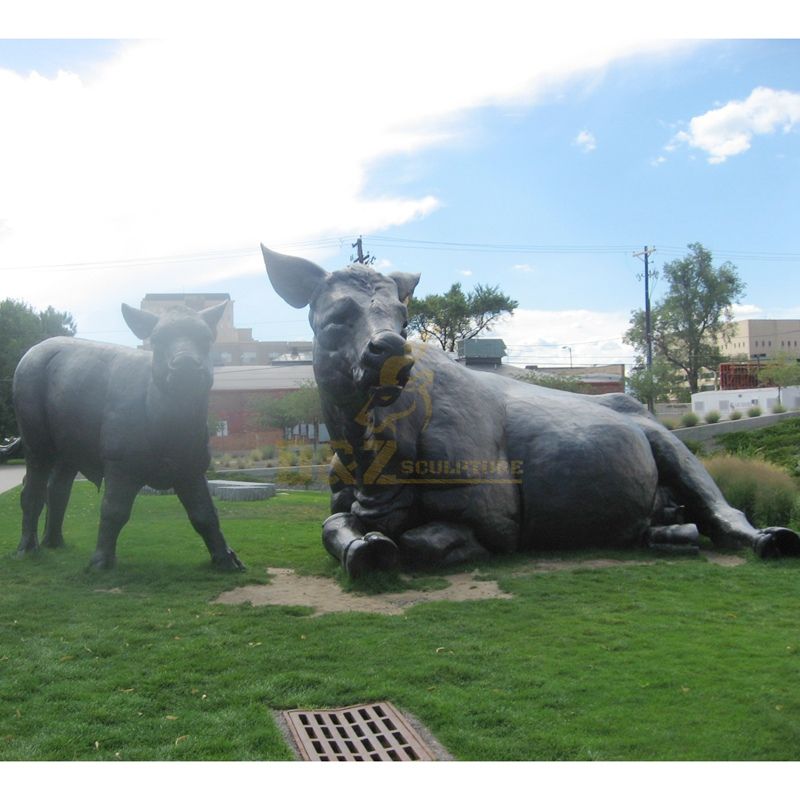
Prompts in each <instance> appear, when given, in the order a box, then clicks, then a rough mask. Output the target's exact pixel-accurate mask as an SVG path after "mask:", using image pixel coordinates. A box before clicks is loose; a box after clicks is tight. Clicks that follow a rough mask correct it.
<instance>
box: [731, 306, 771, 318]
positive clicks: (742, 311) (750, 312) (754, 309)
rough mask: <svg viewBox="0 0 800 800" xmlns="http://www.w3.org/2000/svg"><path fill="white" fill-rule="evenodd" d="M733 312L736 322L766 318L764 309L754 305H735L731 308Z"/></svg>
mask: <svg viewBox="0 0 800 800" xmlns="http://www.w3.org/2000/svg"><path fill="white" fill-rule="evenodd" d="M731 311H733V317H734V319H736V320H740V319H756V318H758V317H763V316H764V309H763V308H761V306H757V305H754V304H753V303H734V304H733V305H732V306H731Z"/></svg>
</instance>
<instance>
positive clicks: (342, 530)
mask: <svg viewBox="0 0 800 800" xmlns="http://www.w3.org/2000/svg"><path fill="white" fill-rule="evenodd" d="M322 543H323V544H324V545H325V549H326V550H327V551H328V552H329V553H330V554H331V555H332V556H333V557H334V558H335V559H336V560H337V561H338V562H339V563H340V564H341V565H342V569H344V571H345V572H346V573H347V575H348V576H349V577H351V578H358V577H360V576H362V575H365V574H366V573H368V572H374V571H376V570H387V569H392V568H393V567H394V566H396V565H397V545H395V543H394V542H393V541H392V540H391V539H390V538H389V537H388V536H384V535H383V534H382V533H378V532H377V531H372V532H367V531H366V530H365V528H364V526H363V525H362V523H361V522H360V521H359V519H358V517H356V516H355V514H350V513H346V512H342V513H338V514H332V515H331V516H330V517H328V518H327V519H326V520H325V522H323V523H322Z"/></svg>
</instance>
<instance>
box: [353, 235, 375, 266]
mask: <svg viewBox="0 0 800 800" xmlns="http://www.w3.org/2000/svg"><path fill="white" fill-rule="evenodd" d="M351 246H352V247H355V248H356V257H355V258H352V257H351V258H350V261H351V263H353V264H367V265H369V264H373V263H375V256H371V255H370V254H369V253H365V252H364V244H363V242H362V241H361V237H360V236H359V237H358V239H356V241H355V242H353V244H352V245H351Z"/></svg>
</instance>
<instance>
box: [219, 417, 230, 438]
mask: <svg viewBox="0 0 800 800" xmlns="http://www.w3.org/2000/svg"><path fill="white" fill-rule="evenodd" d="M216 435H217V436H227V435H228V420H226V419H221V420H220V421H219V422H218V423H217V434H216Z"/></svg>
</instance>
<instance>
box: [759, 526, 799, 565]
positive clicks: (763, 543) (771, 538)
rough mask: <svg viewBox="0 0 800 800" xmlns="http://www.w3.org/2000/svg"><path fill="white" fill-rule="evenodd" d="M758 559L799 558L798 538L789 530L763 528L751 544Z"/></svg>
mask: <svg viewBox="0 0 800 800" xmlns="http://www.w3.org/2000/svg"><path fill="white" fill-rule="evenodd" d="M753 550H755V552H756V555H757V556H758V557H759V558H782V557H784V556H794V557H797V556H800V536H798V534H797V533H795V532H794V531H793V530H791V529H790V528H764V529H763V530H762V531H761V533H760V535H759V537H758V539H756V541H755V542H754V543H753Z"/></svg>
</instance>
